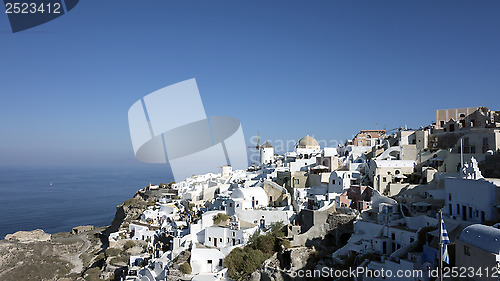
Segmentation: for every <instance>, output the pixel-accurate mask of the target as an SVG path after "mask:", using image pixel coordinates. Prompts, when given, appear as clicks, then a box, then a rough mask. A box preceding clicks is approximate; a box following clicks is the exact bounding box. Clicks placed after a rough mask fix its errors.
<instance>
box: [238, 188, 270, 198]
mask: <svg viewBox="0 0 500 281" xmlns="http://www.w3.org/2000/svg"><path fill="white" fill-rule="evenodd" d="M252 197H263V198H267V193H266V192H265V191H264V189H263V188H262V187H243V188H241V187H240V188H236V189H235V190H233V193H232V194H231V198H233V199H235V198H243V199H252Z"/></svg>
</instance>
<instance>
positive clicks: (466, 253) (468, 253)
mask: <svg viewBox="0 0 500 281" xmlns="http://www.w3.org/2000/svg"><path fill="white" fill-rule="evenodd" d="M464 255H467V256H470V248H469V246H466V245H464Z"/></svg>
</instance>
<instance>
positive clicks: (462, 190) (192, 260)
mask: <svg viewBox="0 0 500 281" xmlns="http://www.w3.org/2000/svg"><path fill="white" fill-rule="evenodd" d="M435 118H436V122H435V123H433V124H429V125H427V126H425V127H420V128H418V129H408V128H399V129H396V130H392V131H385V130H361V131H359V133H357V134H356V135H355V137H354V138H353V139H352V140H348V141H347V142H346V143H345V144H344V145H341V146H338V147H323V148H322V147H320V146H319V145H318V142H317V140H316V139H314V138H313V137H311V136H305V137H303V138H302V139H300V140H299V141H298V143H297V145H296V146H295V149H294V151H291V152H287V153H285V154H284V155H278V154H275V152H274V148H273V146H272V145H271V144H270V143H269V142H265V143H264V144H263V145H261V146H257V149H258V150H259V162H260V163H256V164H254V165H252V166H250V167H249V168H248V169H247V170H233V169H232V167H231V166H228V165H226V166H224V167H220V173H217V174H214V173H209V174H205V175H193V176H192V177H190V178H187V179H185V180H183V181H181V182H176V183H168V184H166V183H162V184H159V185H153V184H150V185H149V186H147V187H145V188H143V189H141V190H140V191H139V192H138V193H137V194H136V197H135V198H133V199H131V200H143V201H141V202H148V203H147V206H146V205H143V206H142V209H141V208H138V209H133V208H132V207H130V208H129V209H127V212H128V213H127V214H126V215H125V216H126V217H127V219H124V220H122V221H121V222H120V223H118V224H116V225H115V226H114V227H113V226H112V227H111V228H110V229H111V230H109V231H110V233H109V247H108V250H106V252H107V253H108V252H110V251H109V249H113V248H116V249H120V248H123V247H124V245H126V244H127V243H128V244H130V242H129V241H132V242H134V243H142V244H139V245H142V246H140V247H137V246H133V247H132V245H136V244H130V245H131V246H129V247H126V248H131V247H132V250H133V249H135V252H133V253H132V254H130V255H128V256H127V258H128V260H123V259H121V260H120V259H116V260H113V259H111V261H108V264H114V265H113V266H115V268H116V269H120V268H121V269H124V270H115V271H114V274H115V275H116V276H120V278H121V279H122V280H193V281H197V280H207V281H208V280H210V281H212V280H213V281H216V280H231V279H238V280H243V279H251V280H292V279H294V278H293V276H294V275H293V272H294V270H297V269H300V268H304V267H306V266H308V267H309V268H313V269H321V268H322V267H334V268H345V267H346V266H360V267H364V268H367V269H374V270H376V269H381V268H383V269H391V270H395V271H396V270H401V269H402V270H405V269H411V270H414V269H418V270H423V271H424V272H426V274H424V275H422V276H417V277H411V278H409V277H404V278H399V279H398V278H397V277H393V278H392V280H434V279H433V277H432V276H429V274H427V272H429V270H431V269H434V268H436V266H437V262H438V258H439V253H438V243H439V228H438V212H439V210H441V211H442V214H443V218H444V222H445V225H446V229H447V230H448V234H449V237H450V240H451V244H450V245H449V246H448V249H449V252H450V262H449V265H447V266H464V267H474V268H479V267H480V266H482V267H489V268H496V264H497V263H498V261H500V228H499V227H500V224H499V222H500V112H495V111H491V110H489V109H487V108H486V107H474V108H459V109H447V110H437V111H436V117H435ZM126 203H127V202H126ZM129 203H130V204H129V205H130V206H132V205H133V204H132V203H133V202H129ZM122 207H127V206H126V204H125V205H124V206H122ZM131 210H132V213H131ZM134 210H135V211H134ZM137 210H140V212H138V211H137ZM134 212H135V213H134ZM117 214H118V213H117ZM131 214H132V215H131ZM115 220H116V218H115ZM276 233H278V234H277V235H276V236H275V237H274V236H273V237H274V238H273V239H275V240H272V241H275V242H273V243H276V247H274V248H273V247H271V248H272V249H271V250H270V251H265V250H263V249H261V248H259V247H257V246H255V247H254V246H252V245H257V244H258V241H259V236H261V237H268V236H269V237H271V236H272V235H274V234H276ZM265 235H267V236H265ZM326 239H329V240H331V241H333V242H332V244H331V245H332V246H331V247H330V246H325V245H329V244H328V243H326ZM261 240H262V239H261ZM256 241H257V242H256ZM314 241H316V242H318V241H319V243H316V244H315V243H314ZM321 244H323V248H325V249H323V251H322V252H321V251H320V249H319V248H321V247H322V245H321ZM249 245H250V246H249ZM273 245H274V244H273ZM241 249H243V251H241ZM249 249H252V250H254V249H255V250H259V251H261V253H264V254H266V255H265V256H264V257H265V258H266V259H267V260H266V261H265V262H263V264H264V265H262V264H260V263H259V264H257V265H256V266H255V267H256V269H257V270H256V272H253V273H249V272H247V273H245V272H243V271H242V270H241V269H238V267H237V264H236V257H237V255H243V254H247V255H250V252H251V251H249ZM318 251H320V252H321V253H322V255H321V257H319V258H317V259H316V260H314V259H311V258H310V257H311V255H312V254H314V252H316V253H317V252H318ZM301 255H302V256H301ZM228 256H230V258H228ZM249 257H250V256H249ZM308 257H309V259H308ZM273 259H274V262H273ZM247 262H250V261H248V260H247ZM260 262H262V259H261V260H260ZM306 262H307V265H306ZM228 266H229V268H228ZM259 270H260V271H259ZM257 271H259V272H257ZM299 279H300V278H298V279H296V280H299ZM311 279H312V278H309V279H302V280H311ZM361 279H362V280H376V279H377V278H374V277H370V276H361V278H359V280H361ZM386 279H391V278H386ZM329 280H331V279H329ZM471 280H492V279H491V277H489V279H488V278H485V276H482V277H479V276H474V277H473V278H471Z"/></svg>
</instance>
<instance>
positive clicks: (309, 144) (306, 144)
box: [297, 135, 319, 148]
mask: <svg viewBox="0 0 500 281" xmlns="http://www.w3.org/2000/svg"><path fill="white" fill-rule="evenodd" d="M297 147H298V148H317V147H319V144H318V141H317V140H316V139H315V138H313V137H310V136H309V135H307V136H305V137H303V138H301V139H300V140H299V144H298V146H297Z"/></svg>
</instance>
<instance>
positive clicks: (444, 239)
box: [441, 218, 450, 264]
mask: <svg viewBox="0 0 500 281" xmlns="http://www.w3.org/2000/svg"><path fill="white" fill-rule="evenodd" d="M441 243H443V261H444V262H445V263H447V264H449V263H450V255H448V246H447V245H448V244H450V238H449V237H448V232H447V231H446V227H445V226H444V220H443V219H442V218H441Z"/></svg>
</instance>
